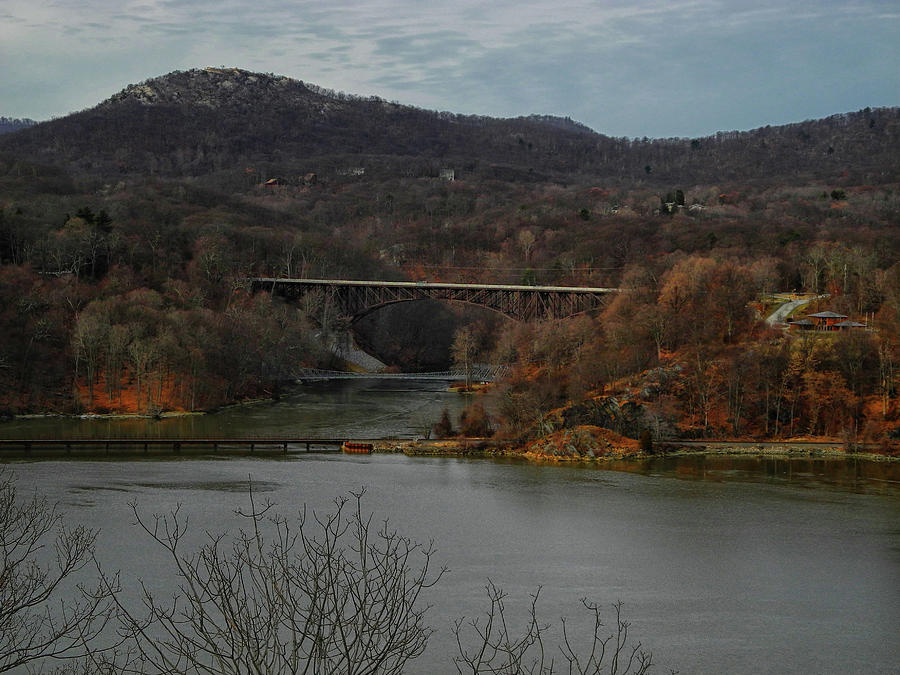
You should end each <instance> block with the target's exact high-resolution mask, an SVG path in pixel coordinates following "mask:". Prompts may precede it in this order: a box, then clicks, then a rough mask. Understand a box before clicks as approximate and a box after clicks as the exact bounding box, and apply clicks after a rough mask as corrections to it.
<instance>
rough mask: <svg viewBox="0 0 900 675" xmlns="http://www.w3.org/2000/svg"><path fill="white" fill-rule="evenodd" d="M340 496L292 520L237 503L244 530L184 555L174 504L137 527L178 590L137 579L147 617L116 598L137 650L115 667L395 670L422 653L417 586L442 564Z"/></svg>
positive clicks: (355, 498) (182, 527) (357, 502)
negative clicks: (163, 558)
mask: <svg viewBox="0 0 900 675" xmlns="http://www.w3.org/2000/svg"><path fill="white" fill-rule="evenodd" d="M363 492H364V491H361V492H359V493H351V495H352V498H340V499H337V500H336V501H335V505H336V509H335V510H334V511H333V512H332V513H329V514H326V515H321V514H317V513H315V512H311V513H308V512H307V511H306V510H305V508H304V510H302V511H301V512H300V514H299V517H298V521H297V524H296V527H295V526H293V525H292V524H291V523H289V522H288V520H287V519H286V518H284V517H283V516H280V515H278V514H276V513H274V512H273V505H272V504H271V503H266V504H264V505H262V506H258V505H257V504H256V502H255V500H254V498H253V493H252V490H251V493H250V510H249V511H248V512H243V511H238V512H237V513H238V515H240V516H243V517H245V518H246V519H247V522H248V524H249V527H248V529H246V530H243V529H242V530H241V531H240V533H239V534H237V535H235V536H234V537H232V538H231V539H226V537H225V536H224V535H221V536H213V535H208V539H207V541H206V543H204V544H203V545H202V546H201V547H200V548H199V549H198V550H197V551H196V552H194V553H187V554H186V553H183V551H182V549H183V548H184V546H185V535H186V533H187V518H186V517H185V516H183V515H182V514H181V513H180V512H179V510H178V509H176V510H175V511H174V512H172V513H170V514H168V515H165V516H161V515H154V516H151V517H147V516H145V515H144V514H142V513H141V512H140V511H139V510H138V508H137V506H136V505H135V504H132V509H133V511H134V515H135V517H136V519H137V524H138V525H139V526H140V527H141V528H142V529H143V530H144V531H145V532H146V533H147V534H148V535H149V536H150V537H151V538H152V540H153V541H155V542H156V543H157V544H159V545H160V546H161V547H162V548H163V549H165V551H167V553H168V556H167V557H169V559H170V560H171V562H172V563H173V565H174V572H175V574H176V576H177V578H178V580H179V582H180V583H179V587H178V590H177V591H176V593H175V594H174V596H173V598H172V599H171V601H170V602H163V601H161V600H160V599H159V598H157V596H156V595H155V593H154V591H153V590H151V589H150V588H148V587H146V586H144V585H143V584H142V591H141V596H142V603H143V606H144V611H145V615H144V616H141V617H138V616H137V615H136V613H135V612H133V611H132V610H131V609H129V608H127V607H126V606H125V604H124V602H123V601H122V600H121V597H120V595H117V596H116V600H117V604H118V608H119V612H120V617H121V622H122V625H121V632H122V634H123V636H124V637H126V638H127V639H128V640H129V641H130V643H131V644H132V645H133V646H132V653H131V655H130V657H129V658H128V659H127V663H120V664H118V665H117V668H118V670H119V672H130V673H136V672H141V673H216V674H222V673H268V674H277V673H348V674H365V673H399V672H401V671H402V669H403V667H404V665H405V664H406V662H407V661H409V660H410V659H413V658H415V657H417V656H419V655H420V654H421V653H422V651H423V650H424V648H425V644H426V642H427V639H428V637H429V635H430V634H431V629H430V628H429V627H428V626H427V625H426V624H425V622H424V615H425V611H426V610H427V607H423V606H421V604H420V602H419V595H420V593H421V592H422V591H423V590H424V589H426V588H429V587H431V586H432V585H433V584H435V583H436V582H437V581H438V579H440V577H441V576H442V574H443V572H444V570H443V569H441V570H440V571H438V572H436V573H432V572H430V571H429V563H430V560H431V556H432V553H433V548H432V546H431V545H428V546H423V545H421V544H418V543H416V542H414V541H412V540H410V539H408V538H406V537H403V536H401V535H399V534H397V533H396V532H395V531H393V530H391V529H390V528H389V525H388V523H387V521H385V522H384V523H383V524H382V525H381V526H380V527H378V528H377V529H376V527H374V526H373V523H372V515H366V514H364V513H363V509H362V495H363Z"/></svg>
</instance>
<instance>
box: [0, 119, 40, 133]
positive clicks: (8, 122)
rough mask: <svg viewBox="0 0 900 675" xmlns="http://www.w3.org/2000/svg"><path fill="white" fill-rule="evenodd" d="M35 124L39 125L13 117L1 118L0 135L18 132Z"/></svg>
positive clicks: (32, 121)
mask: <svg viewBox="0 0 900 675" xmlns="http://www.w3.org/2000/svg"><path fill="white" fill-rule="evenodd" d="M35 124H37V122H35V121H34V120H30V119H27V118H26V119H21V120H20V119H15V118H12V117H0V134H6V133H9V132H10V131H18V130H19V129H24V128H26V127H31V126H34V125H35Z"/></svg>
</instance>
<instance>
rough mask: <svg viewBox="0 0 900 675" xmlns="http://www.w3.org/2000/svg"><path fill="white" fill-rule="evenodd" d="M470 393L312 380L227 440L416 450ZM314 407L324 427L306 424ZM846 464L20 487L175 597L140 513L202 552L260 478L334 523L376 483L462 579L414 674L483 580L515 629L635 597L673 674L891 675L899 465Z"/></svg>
mask: <svg viewBox="0 0 900 675" xmlns="http://www.w3.org/2000/svg"><path fill="white" fill-rule="evenodd" d="M390 389H393V393H389V392H388V390H390ZM398 389H402V391H397V390H398ZM376 390H377V391H376ZM386 392H388V393H386ZM329 397H331V398H329ZM462 398H463V397H460V396H458V395H455V394H447V393H445V392H442V391H441V390H440V386H439V385H437V384H435V383H427V384H426V383H414V384H409V385H408V386H405V387H398V386H397V383H391V384H390V386H389V387H386V386H385V383H383V382H382V383H377V384H372V385H371V386H369V385H365V384H364V383H359V382H353V383H349V384H348V383H343V384H331V385H316V387H315V388H314V389H313V390H309V391H305V392H301V393H300V394H299V395H298V397H296V400H295V397H291V398H289V399H284V400H282V401H280V402H278V403H276V404H272V405H268V406H252V407H246V408H241V409H231V410H229V411H226V417H223V418H222V419H225V420H228V422H227V424H229V425H232V424H234V425H237V426H234V427H230V428H229V429H228V430H227V431H223V432H222V435H238V434H237V433H236V432H237V431H240V430H241V429H248V431H246V432H245V433H246V434H251V433H263V432H264V431H266V430H267V431H268V432H269V433H273V434H283V433H289V432H288V431H287V429H288V427H290V425H299V426H300V427H302V428H303V429H304V431H305V432H308V433H311V434H312V433H315V434H322V435H326V433H325V432H326V431H327V430H328V429H329V428H330V427H329V426H328V420H329V419H330V420H332V422H333V423H334V424H335V425H337V426H338V427H339V431H340V432H341V434H343V433H345V432H346V428H347V427H345V426H344V425H345V424H347V425H351V428H359V427H353V426H352V425H354V424H359V425H361V428H368V429H371V427H367V426H366V421H367V420H369V421H371V420H383V421H384V423H383V424H381V423H379V426H378V430H379V433H373V432H371V431H370V432H369V433H360V434H359V435H361V436H376V435H391V434H390V433H386V432H385V431H386V430H389V429H391V428H393V429H394V431H395V433H396V435H404V434H406V435H416V433H417V432H416V429H417V428H418V427H419V426H420V424H419V422H418V421H416V422H415V423H412V422H411V421H410V420H411V419H412V418H413V417H414V416H421V415H422V414H424V413H426V410H425V409H424V408H422V407H421V406H423V405H424V404H423V402H425V401H428V403H427V406H428V410H434V411H436V414H437V415H439V414H440V411H441V410H442V409H443V407H445V406H447V407H448V408H450V409H451V411H452V410H455V409H458V408H454V407H452V406H458V407H462V406H463V405H465V400H462V401H460V400H459V399H462ZM372 399H378V400H379V401H381V403H379V402H378V401H375V402H374V403H373V402H372ZM292 400H294V403H291V401H292ZM344 400H346V402H347V405H348V406H349V408H350V410H345V409H344V407H343V404H342V403H341V401H344ZM301 401H306V403H302V404H301V403H300V402H301ZM323 401H325V402H323ZM382 403H383V405H382ZM307 405H308V406H309V409H310V410H311V411H312V417H313V418H314V419H313V420H312V421H309V420H306V419H301V418H302V417H303V414H302V411H303V409H304V408H305V407H306V406H307ZM416 406H420V407H419V408H416ZM414 409H415V410H414ZM404 410H405V411H406V412H405V413H404V412H403V411H404ZM235 411H238V412H235ZM288 413H290V415H292V416H294V417H293V418H292V419H290V420H282V419H281V418H282V417H283V416H285V415H287V414H288ZM241 414H246V416H247V420H248V421H247V426H246V427H244V426H241V425H240V424H239V422H238V421H237V420H238V419H239V418H240V416H241ZM215 417H217V416H209V418H210V419H213V418H215ZM261 417H265V418H269V419H270V420H275V421H274V423H275V424H276V427H275V428H269V427H267V426H266V425H265V424H263V423H261V422H260V418H261ZM195 419H198V420H199V419H201V418H195ZM316 419H318V420H319V421H318V422H316V421H315V420H316ZM354 419H355V421H354ZM388 420H393V422H389V421H388ZM204 423H205V422H204ZM320 423H321V424H323V425H324V426H322V427H318V428H317V430H316V431H315V432H313V431H311V430H310V426H309V425H312V424H320ZM104 424H105V422H104ZM392 425H393V426H392ZM291 428H292V429H293V427H291ZM404 430H405V431H404ZM203 433H208V432H203ZM290 433H293V430H292V431H290ZM341 434H338V433H337V431H336V432H335V435H341ZM12 435H15V434H12ZM79 435H83V434H82V433H80V432H79ZM240 435H244V434H240ZM779 462H780V463H779ZM839 464H840V465H841V466H840V467H838V463H836V462H833V461H832V462H828V461H825V460H821V461H820V460H816V461H811V460H792V461H791V462H787V461H786V460H780V461H776V460H759V459H755V458H747V459H742V460H735V461H734V462H730V461H729V460H726V459H725V458H711V459H709V460H704V459H702V458H684V459H682V460H672V459H670V460H663V461H653V462H645V463H641V464H630V465H615V468H617V469H622V470H609V469H604V468H602V467H596V466H553V465H534V464H528V463H522V462H517V461H490V460H475V459H459V458H452V459H451V458H414V457H405V456H403V455H372V456H350V455H339V454H310V455H305V454H300V455H293V456H290V457H288V458H283V459H281V458H279V459H264V458H245V457H234V458H219V459H198V458H185V459H180V460H174V459H157V460H147V461H86V460H79V461H71V462H65V461H57V460H49V461H40V462H12V463H10V464H9V465H8V466H9V467H10V469H11V470H12V471H13V472H14V473H15V474H16V476H17V477H18V478H19V481H20V489H21V490H25V491H28V490H30V489H32V488H35V489H37V490H38V491H40V492H42V493H44V494H48V495H50V496H51V497H53V498H55V499H58V500H59V502H60V504H61V506H62V507H63V508H64V510H65V511H66V513H67V514H68V517H69V518H70V519H71V520H72V521H73V522H81V523H84V524H87V525H88V526H91V527H95V528H99V529H101V534H100V538H99V542H98V545H99V558H100V560H101V562H102V564H103V565H104V567H106V568H107V569H108V570H119V569H120V570H122V576H123V580H124V581H125V584H126V586H131V587H134V583H133V582H134V580H136V579H137V578H141V579H143V580H144V581H145V582H146V583H147V584H148V585H150V586H151V587H154V588H158V589H161V590H165V589H171V587H172V583H173V581H172V576H171V572H170V570H169V569H168V568H167V567H166V565H165V564H164V562H165V561H164V558H163V557H162V556H161V555H160V552H159V551H158V550H156V549H154V548H153V546H152V545H151V543H150V542H149V541H148V539H147V537H146V536H143V535H141V534H140V533H139V532H138V531H137V529H136V527H135V526H133V525H132V524H131V523H132V520H133V518H132V516H131V515H130V512H129V509H128V502H129V501H131V500H136V501H137V503H138V505H139V507H140V508H141V509H142V510H144V511H146V512H164V511H166V510H169V509H171V508H174V507H175V506H176V505H177V504H179V503H180V504H182V505H183V506H182V509H183V511H184V513H185V514H186V515H188V516H189V517H190V518H191V523H192V528H193V529H192V533H193V534H192V536H195V537H196V538H197V541H199V539H200V538H201V537H202V532H203V531H210V532H227V531H229V530H231V531H233V530H234V529H235V528H237V527H238V526H239V524H240V523H239V521H238V519H237V518H236V517H235V516H234V514H233V511H234V509H236V508H239V507H242V506H246V504H247V492H246V485H247V481H248V478H252V481H253V484H254V491H255V492H257V493H262V494H264V495H265V497H267V498H269V499H271V500H273V501H275V502H277V503H278V505H279V509H280V510H281V511H282V512H283V513H285V514H292V513H295V512H296V510H297V509H298V508H299V507H300V506H301V505H303V504H307V505H308V506H309V507H311V508H314V509H316V510H319V511H326V510H329V507H330V506H331V505H332V500H333V499H334V498H335V497H337V496H340V495H346V494H348V492H349V491H350V490H355V489H359V488H360V487H363V486H364V487H365V488H366V495H365V502H364V504H365V506H366V507H367V508H368V509H371V510H372V511H374V512H375V514H376V516H377V518H388V519H390V522H391V524H392V526H394V527H396V528H397V529H398V530H399V531H400V532H402V533H404V534H406V535H408V536H411V537H413V538H415V539H417V540H420V541H428V540H432V539H433V540H434V542H435V545H436V548H437V553H436V556H435V560H436V561H437V562H438V563H440V564H443V565H446V566H447V567H448V568H449V572H448V573H447V574H446V575H445V576H444V578H443V579H442V580H441V582H440V583H439V584H438V585H437V586H436V587H435V588H434V589H433V590H432V591H430V592H429V595H428V597H427V601H428V602H429V603H431V604H432V605H433V607H432V608H431V609H430V610H429V612H428V615H427V616H428V622H429V624H430V625H431V626H432V627H434V628H435V629H436V632H435V634H434V635H433V636H432V638H431V640H430V642H429V647H428V650H427V651H426V653H425V654H424V655H423V656H422V657H421V658H420V659H418V660H416V661H414V662H412V665H411V666H410V668H408V672H411V673H423V674H424V673H452V672H455V670H454V668H453V665H452V663H451V661H450V659H451V657H452V655H453V653H454V648H453V642H452V634H451V633H450V630H449V629H450V625H451V622H452V621H453V620H454V619H455V618H458V617H461V616H473V615H475V614H478V613H480V612H482V611H484V609H486V598H485V596H484V592H483V586H484V584H485V582H486V581H487V580H488V579H491V580H492V581H493V582H494V583H496V584H497V585H499V586H502V587H503V588H504V589H505V590H506V591H508V593H509V600H508V604H509V606H510V608H511V610H512V612H513V613H514V614H516V616H519V617H521V615H522V611H523V610H524V608H525V606H526V604H527V602H528V601H529V595H530V594H531V593H533V592H534V591H535V590H536V589H537V588H538V587H539V586H540V587H541V588H542V591H541V594H540V602H539V605H538V607H539V612H540V614H541V617H542V618H543V619H544V620H545V621H546V622H553V623H556V624H557V625H558V617H560V616H568V617H570V619H571V620H572V621H573V622H576V623H577V618H578V617H579V616H581V614H580V613H579V604H578V603H579V599H580V598H582V597H588V598H590V599H592V600H595V601H597V602H599V603H601V604H604V605H610V604H611V603H613V602H615V601H617V600H622V601H623V602H624V603H625V605H624V615H625V617H626V618H627V619H628V620H630V621H631V622H632V626H631V635H633V636H635V637H637V638H638V639H640V640H641V641H642V643H643V646H644V648H646V649H649V650H651V651H652V652H653V655H654V662H655V663H656V664H658V666H657V667H656V668H655V669H654V672H658V673H667V672H668V669H669V668H672V669H675V670H678V671H680V672H681V673H682V674H687V673H804V674H806V673H836V672H843V673H896V672H898V664H900V647H898V640H897V626H898V625H900V484H898V483H896V478H897V476H896V471H894V470H891V469H888V470H878V469H871V467H863V468H860V467H859V465H858V464H857V465H848V464H845V463H843V462H840V463H839ZM606 617H607V620H608V622H609V621H611V620H612V614H611V613H608V614H607V615H606ZM558 665H561V664H558Z"/></svg>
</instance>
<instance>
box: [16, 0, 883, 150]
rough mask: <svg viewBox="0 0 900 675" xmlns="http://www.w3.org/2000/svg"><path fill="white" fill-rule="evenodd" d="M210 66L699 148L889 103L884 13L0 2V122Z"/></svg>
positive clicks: (722, 1) (79, 105)
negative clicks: (718, 138) (680, 140)
mask: <svg viewBox="0 0 900 675" xmlns="http://www.w3.org/2000/svg"><path fill="white" fill-rule="evenodd" d="M218 65H226V66H236V67H240V68H245V69H248V70H255V71H262V72H272V73H277V74H280V75H287V76H289V77H293V78H296V79H300V80H304V81H306V82H312V83H315V84H318V85H321V86H323V87H328V88H331V89H336V90H340V91H345V92H348V93H353V94H360V95H377V96H381V97H382V98H385V99H389V100H395V101H398V102H400V103H406V104H411V105H416V106H420V107H424V108H429V109H436V110H449V111H452V112H460V113H477V114H484V115H492V116H500V117H512V116H518V115H528V114H532V113H539V114H553V115H563V116H569V117H572V118H573V119H575V120H578V121H580V122H583V123H585V124H587V125H588V126H590V127H591V128H593V129H595V130H596V131H599V132H601V133H605V134H609V135H613V136H650V137H667V136H703V135H707V134H711V133H714V132H716V131H719V130H731V129H750V128H754V127H759V126H764V125H766V124H783V123H788V122H796V121H801V120H804V119H810V118H817V117H825V116H828V115H831V114H834V113H840V112H848V111H853V110H859V109H860V108H864V107H866V106H871V107H878V106H896V105H900V0H842V1H838V0H817V1H802V2H791V0H777V1H772V0H754V1H748V2H744V1H742V0H741V1H739V0H670V1H667V2H658V1H655V0H621V1H620V0H612V1H594V2H589V1H586V0H585V1H582V0H548V1H544V2H533V1H531V0H516V1H515V2H513V1H511V0H491V1H484V2H482V1H477V2H476V1H472V0H443V1H441V2H436V1H432V0H421V1H413V0H360V1H358V2H346V1H343V0H315V2H312V1H307V0H264V1H260V0H256V1H254V2H248V1H246V0H0V115H5V116H8V117H31V118H33V119H38V120H42V119H47V118H49V117H51V116H59V115H65V114H67V113H69V112H73V111H76V110H81V109H83V108H88V107H91V106H93V105H95V104H97V103H99V102H100V101H102V100H103V99H105V98H107V97H109V96H110V95H112V94H114V93H115V92H117V91H119V90H121V89H123V88H124V87H125V86H126V85H128V84H131V83H136V82H140V81H141V80H144V79H147V78H151V77H156V76H158V75H162V74H165V73H167V72H170V71H172V70H187V69H190V68H202V67H205V66H218Z"/></svg>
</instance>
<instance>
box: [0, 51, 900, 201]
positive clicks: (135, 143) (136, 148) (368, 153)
mask: <svg viewBox="0 0 900 675" xmlns="http://www.w3.org/2000/svg"><path fill="white" fill-rule="evenodd" d="M0 152H4V153H11V154H14V155H17V156H20V157H23V158H27V159H29V160H33V161H36V162H40V163H44V164H56V165H64V166H66V167H67V168H68V169H70V170H74V171H76V172H85V173H91V174H100V175H107V176H109V175H115V176H121V175H123V174H152V175H160V176H170V177H179V176H203V175H214V174H216V175H219V174H228V173H232V174H235V175H238V174H239V173H240V172H242V171H244V170H245V169H246V167H248V166H253V165H254V164H258V163H260V162H266V163H270V164H271V165H273V166H274V167H276V168H277V171H278V172H280V173H282V174H297V175H305V174H306V173H308V172H310V171H314V172H317V173H320V174H326V173H328V172H331V173H334V174H337V173H339V172H340V171H345V170H346V169H347V167H357V168H359V169H361V170H364V175H365V176H366V179H367V180H371V179H383V178H388V177H396V176H429V175H434V176H437V175H441V172H442V171H446V175H451V172H452V175H454V176H456V177H457V178H458V179H460V178H461V179H466V178H470V179H490V180H502V181H505V182H545V181H551V182H559V183H563V184H568V183H572V182H579V183H591V182H593V183H596V182H599V181H602V182H604V183H605V184H607V185H622V186H624V185H656V184H658V185H673V184H682V185H684V184H696V183H707V184H716V183H721V182H747V181H750V182H765V183H770V182H773V183H777V182H779V181H783V180H789V181H790V182H791V183H797V182H798V181H800V182H808V181H835V180H838V179H843V180H849V181H850V182H856V183H858V184H862V183H867V182H873V183H884V182H888V181H895V180H900V165H898V164H897V161H896V158H897V155H898V152H900V108H876V109H870V108H866V109H864V110H860V111H857V112H851V113H842V114H838V115H833V116H831V117H828V118H825V119H821V120H807V121H804V122H797V123H794V124H788V125H783V126H777V127H768V126H767V127H763V128H760V129H755V130H752V131H744V132H737V131H728V132H719V133H717V134H714V135H711V136H706V137H702V138H693V139H688V138H669V139H648V138H643V139H628V138H613V137H609V136H605V135H603V134H602V133H598V132H596V131H594V130H592V129H590V128H588V127H587V126H585V125H583V124H581V123H579V122H576V121H574V120H571V119H569V118H566V117H555V116H548V115H536V114H535V115H527V116H521V117H516V118H493V117H487V116H479V115H460V114H455V113H451V112H437V111H431V110H423V109H420V108H416V107H413V106H408V105H402V104H400V103H397V102H393V101H386V100H384V99H381V98H378V97H374V96H370V97H361V96H354V95H352V94H345V93H342V92H336V91H332V90H329V89H325V88H322V87H319V86H317V85H314V84H310V83H306V82H302V81H300V80H295V79H292V78H289V77H285V76H282V75H274V74H271V73H254V72H250V71H247V70H242V69H240V68H204V69H194V70H187V71H175V72H172V73H169V74H167V75H163V76H160V77H155V78H152V79H149V80H146V81H144V82H141V83H139V84H133V85H129V86H127V87H125V88H124V89H123V90H122V91H121V92H119V93H118V94H115V95H114V96H112V97H110V98H109V99H107V100H106V101H103V102H102V103H100V104H98V105H97V106H95V107H94V108H91V109H89V110H84V111H81V112H78V113H74V114H72V115H68V116H66V117H62V118H59V119H55V120H52V121H49V122H44V123H41V124H36V125H33V126H31V127H29V128H27V129H24V130H21V131H20V133H16V134H7V135H6V136H4V137H3V138H2V139H0ZM359 175H363V174H362V173H360V174H359Z"/></svg>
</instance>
